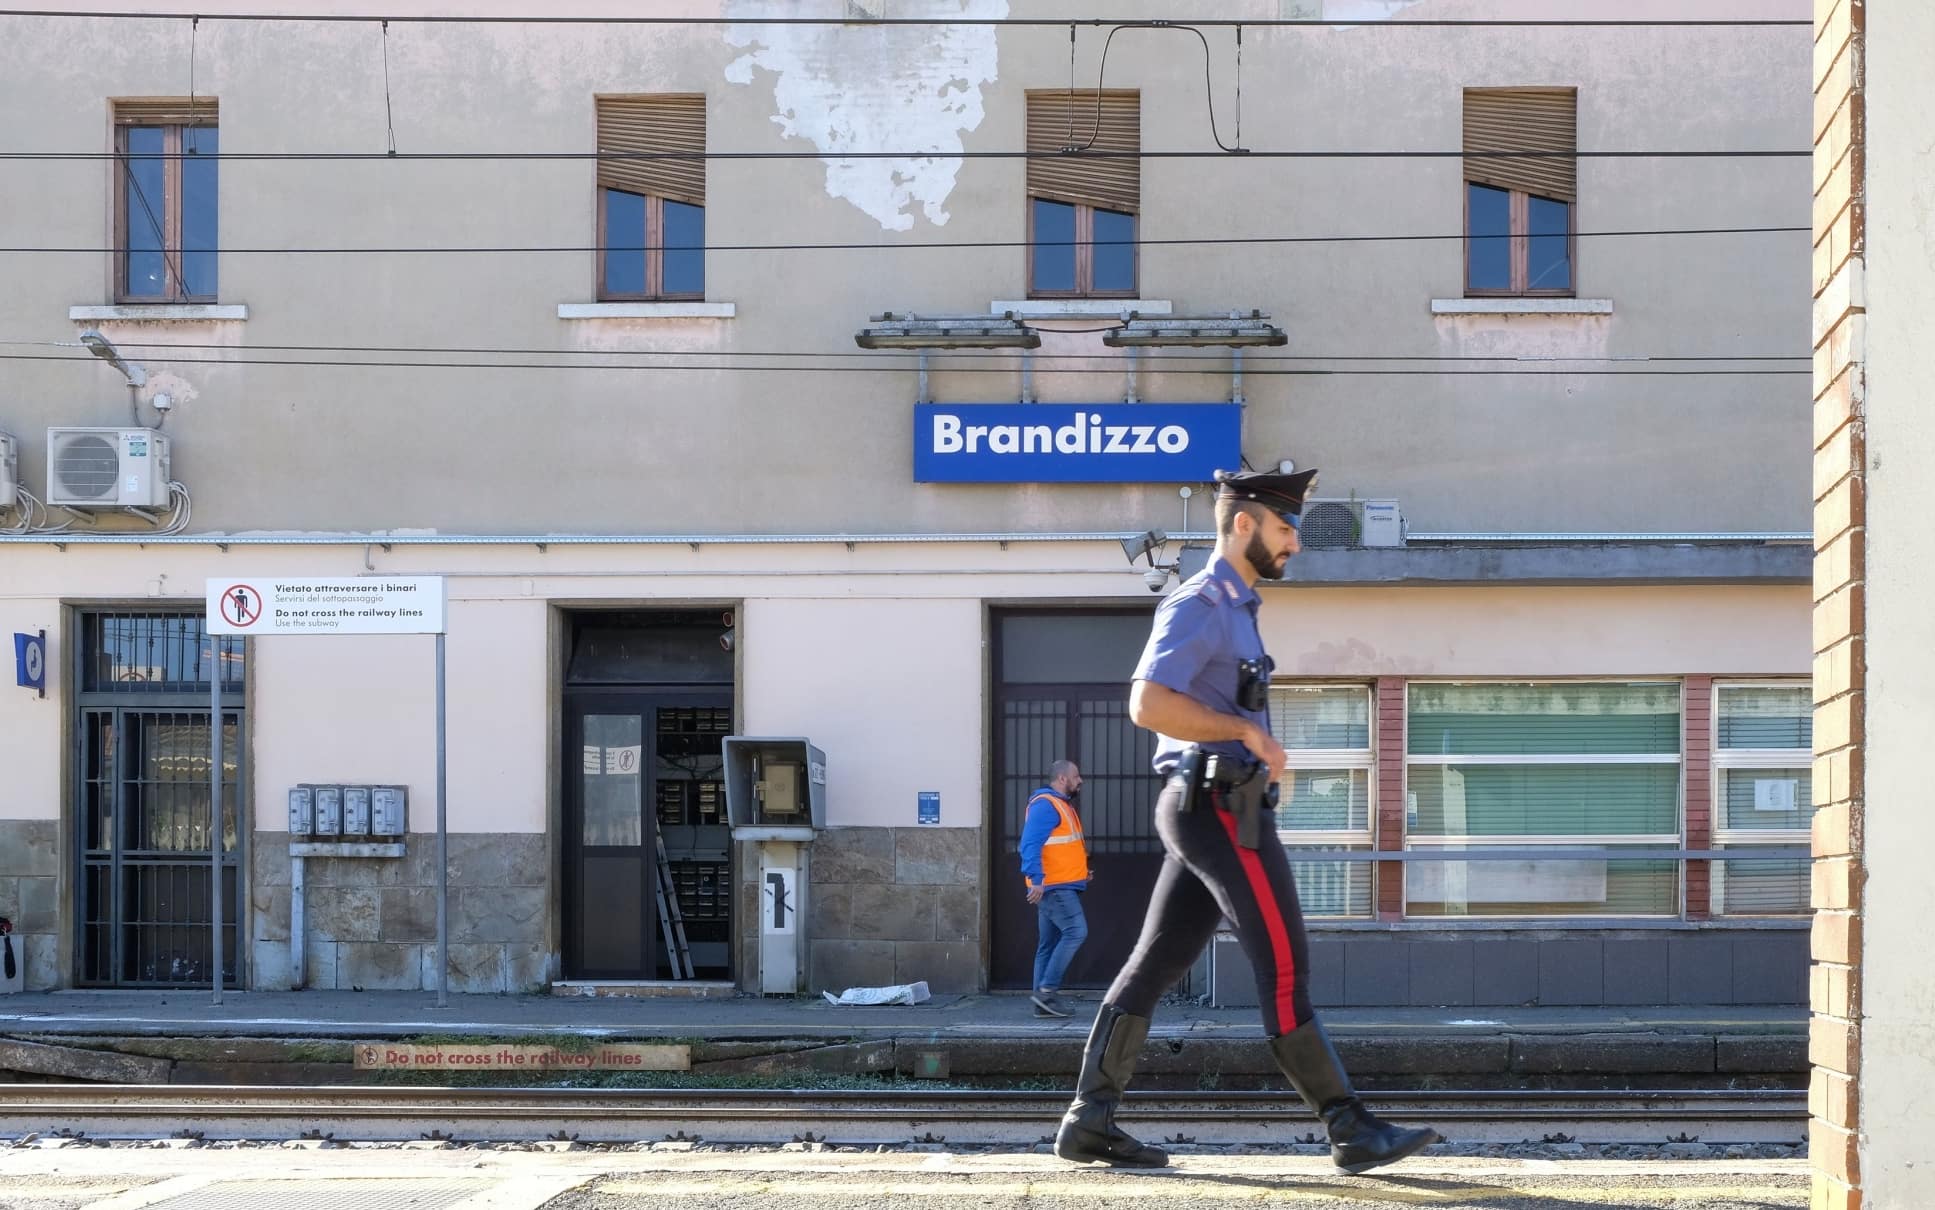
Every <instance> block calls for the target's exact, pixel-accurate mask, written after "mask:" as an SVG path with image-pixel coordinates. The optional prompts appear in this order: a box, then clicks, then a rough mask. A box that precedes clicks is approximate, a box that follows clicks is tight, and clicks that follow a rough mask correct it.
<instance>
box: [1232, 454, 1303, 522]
mask: <svg viewBox="0 0 1935 1210" xmlns="http://www.w3.org/2000/svg"><path fill="white" fill-rule="evenodd" d="M1316 485H1317V471H1316V469H1315V468H1314V467H1313V468H1312V469H1310V470H1307V471H1297V472H1296V473H1294V474H1289V475H1285V474H1279V473H1278V472H1276V471H1217V472H1216V498H1217V499H1219V500H1251V501H1254V502H1256V503H1258V504H1261V505H1262V506H1263V507H1265V508H1267V509H1269V510H1270V511H1271V512H1273V513H1276V514H1277V515H1278V516H1280V517H1282V518H1283V519H1284V520H1285V521H1288V522H1289V523H1290V524H1292V525H1295V524H1297V520H1298V518H1299V517H1301V516H1302V515H1303V502H1304V498H1305V497H1307V496H1308V495H1309V494H1310V489H1311V488H1313V487H1315V486H1316Z"/></svg>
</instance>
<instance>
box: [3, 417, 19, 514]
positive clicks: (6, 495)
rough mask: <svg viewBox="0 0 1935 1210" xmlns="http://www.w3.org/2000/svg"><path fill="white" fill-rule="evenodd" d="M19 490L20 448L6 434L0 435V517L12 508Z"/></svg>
mask: <svg viewBox="0 0 1935 1210" xmlns="http://www.w3.org/2000/svg"><path fill="white" fill-rule="evenodd" d="M19 488H20V446H19V444H18V443H16V442H15V441H14V439H13V438H12V437H11V436H9V435H8V434H6V433H0V515H4V514H5V513H6V511H7V510H8V509H10V508H12V507H13V502H14V493H15V492H17V491H18V490H19Z"/></svg>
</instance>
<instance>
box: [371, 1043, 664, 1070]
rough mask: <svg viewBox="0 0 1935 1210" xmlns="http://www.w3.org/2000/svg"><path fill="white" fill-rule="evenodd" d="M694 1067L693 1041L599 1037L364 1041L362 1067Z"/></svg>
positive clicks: (419, 1068)
mask: <svg viewBox="0 0 1935 1210" xmlns="http://www.w3.org/2000/svg"><path fill="white" fill-rule="evenodd" d="M405 1069H407V1070H410V1071H690V1070H691V1069H692V1048H691V1047H690V1046H662V1045H656V1044H652V1043H645V1042H598V1043H594V1044H593V1045H591V1046H588V1047H585V1048H583V1049H569V1050H567V1049H562V1048H559V1047H556V1046H488V1045H473V1044H468V1043H456V1042H451V1043H444V1042H433V1043H427V1044H418V1043H409V1042H358V1043H357V1044H356V1070H358V1071H380V1070H391V1071H397V1070H405Z"/></svg>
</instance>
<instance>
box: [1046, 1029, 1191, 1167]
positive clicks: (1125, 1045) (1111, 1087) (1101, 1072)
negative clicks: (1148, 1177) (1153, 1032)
mask: <svg viewBox="0 0 1935 1210" xmlns="http://www.w3.org/2000/svg"><path fill="white" fill-rule="evenodd" d="M1148 1036H1149V1018H1147V1017H1136V1016H1131V1015H1130V1014H1128V1013H1125V1012H1123V1011H1122V1010H1121V1009H1119V1008H1117V1007H1116V1006H1115V1005H1113V1004H1104V1005H1102V1011H1100V1012H1098V1013H1096V1014H1095V1027H1094V1028H1093V1029H1091V1030H1089V1033H1088V1049H1087V1050H1084V1051H1083V1052H1082V1072H1081V1075H1079V1076H1077V1077H1076V1079H1075V1103H1074V1104H1072V1105H1070V1106H1069V1107H1068V1112H1067V1113H1065V1114H1063V1115H1062V1125H1061V1129H1059V1130H1057V1131H1056V1132H1055V1154H1056V1155H1058V1156H1060V1157H1062V1158H1063V1159H1065V1160H1075V1161H1077V1162H1078V1163H1103V1164H1112V1165H1114V1166H1116V1167H1118V1168H1162V1167H1166V1166H1167V1165H1168V1163H1169V1156H1168V1154H1167V1153H1165V1152H1164V1151H1162V1150H1161V1149H1160V1148H1157V1147H1150V1146H1146V1145H1144V1144H1142V1143H1139V1142H1137V1141H1136V1140H1135V1139H1132V1138H1130V1137H1129V1136H1128V1135H1127V1134H1125V1133H1123V1131H1122V1129H1121V1127H1119V1126H1117V1125H1116V1124H1115V1110H1116V1107H1117V1106H1119V1105H1120V1104H1121V1103H1122V1093H1123V1091H1124V1090H1125V1089H1126V1088H1127V1087H1128V1083H1129V1077H1130V1076H1133V1075H1134V1074H1135V1063H1136V1059H1137V1058H1139V1057H1140V1056H1141V1054H1142V1043H1143V1041H1144V1040H1145V1039H1147V1038H1148Z"/></svg>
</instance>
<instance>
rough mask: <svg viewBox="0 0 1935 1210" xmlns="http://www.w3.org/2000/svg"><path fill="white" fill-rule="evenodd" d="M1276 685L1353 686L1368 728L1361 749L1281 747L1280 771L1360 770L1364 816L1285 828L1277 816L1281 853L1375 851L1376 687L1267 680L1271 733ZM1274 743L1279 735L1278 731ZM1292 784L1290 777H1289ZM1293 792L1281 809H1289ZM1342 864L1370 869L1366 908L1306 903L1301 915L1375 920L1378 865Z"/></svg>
mask: <svg viewBox="0 0 1935 1210" xmlns="http://www.w3.org/2000/svg"><path fill="white" fill-rule="evenodd" d="M1279 689H1354V690H1357V691H1359V692H1360V693H1362V694H1363V696H1364V706H1365V717H1366V719H1367V730H1366V739H1365V742H1364V747H1362V748H1291V747H1289V746H1288V745H1285V747H1284V753H1285V755H1286V757H1287V759H1286V761H1285V763H1284V772H1285V773H1286V774H1294V773H1295V772H1297V771H1299V770H1305V769H1346V770H1357V769H1362V770H1364V771H1365V807H1366V810H1365V818H1364V826H1363V828H1362V829H1356V828H1330V829H1324V830H1316V829H1304V828H1286V827H1284V826H1283V825H1282V821H1281V818H1280V817H1279V820H1278V823H1277V828H1276V833H1277V840H1278V841H1279V842H1280V843H1281V844H1282V845H1283V848H1284V853H1285V855H1286V856H1288V857H1289V859H1290V861H1291V862H1292V864H1293V865H1294V864H1297V863H1311V862H1321V861H1323V860H1324V856H1323V855H1324V854H1325V853H1326V852H1336V851H1339V850H1342V851H1344V852H1352V853H1359V852H1362V853H1369V852H1374V851H1375V850H1376V848H1377V804H1378V798H1377V782H1378V763H1377V738H1378V721H1377V687H1376V686H1375V685H1373V684H1370V683H1367V682H1364V681H1311V680H1296V679H1290V678H1279V679H1275V680H1272V681H1271V682H1270V694H1271V701H1270V707H1271V708H1270V731H1271V734H1272V735H1276V733H1277V728H1276V720H1277V715H1276V709H1275V707H1276V697H1275V695H1276V691H1277V690H1279ZM1277 738H1278V740H1279V742H1281V740H1282V737H1281V736H1277ZM1292 784H1293V785H1294V778H1293V779H1292ZM1295 807H1296V800H1295V799H1294V797H1293V798H1292V799H1291V802H1290V804H1289V806H1288V807H1286V808H1284V809H1285V810H1294V809H1295ZM1345 865H1346V866H1347V868H1356V867H1362V868H1363V869H1365V870H1368V871H1369V878H1370V886H1369V887H1368V888H1367V891H1368V894H1369V901H1368V903H1367V905H1366V907H1365V910H1364V911H1363V912H1361V913H1359V912H1311V911H1310V910H1309V908H1308V905H1306V906H1305V909H1304V911H1305V915H1306V916H1308V917H1309V918H1310V919H1312V920H1374V919H1376V918H1377V866H1376V863H1374V862H1370V861H1362V862H1359V861H1351V862H1347V863H1345Z"/></svg>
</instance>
